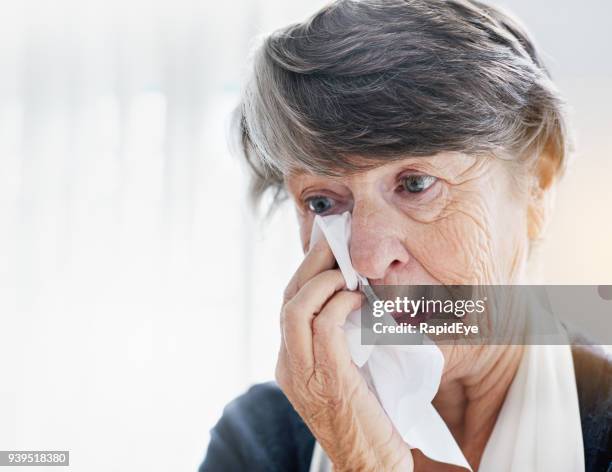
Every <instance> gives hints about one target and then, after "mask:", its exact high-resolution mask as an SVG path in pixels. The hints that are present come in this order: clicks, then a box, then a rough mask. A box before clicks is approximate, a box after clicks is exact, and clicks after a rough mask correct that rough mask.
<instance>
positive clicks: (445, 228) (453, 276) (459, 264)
mask: <svg viewBox="0 0 612 472" xmlns="http://www.w3.org/2000/svg"><path fill="white" fill-rule="evenodd" d="M488 220H489V215H488V214H487V212H486V210H485V209H484V208H479V206H478V205H473V206H472V207H471V208H470V207H467V206H464V207H463V208H462V209H461V211H454V212H452V213H451V214H449V215H448V216H446V217H442V218H440V219H439V220H437V221H436V222H434V223H431V224H429V225H428V226H427V228H426V230H425V231H424V234H423V245H424V246H425V247H426V253H427V256H426V259H425V260H426V261H427V262H425V263H424V265H425V267H426V269H427V270H428V272H430V273H431V274H432V275H433V276H434V277H435V278H436V279H438V280H439V281H440V282H441V283H443V284H445V285H464V284H465V285H468V284H469V285H478V284H487V283H493V282H494V281H495V280H498V274H499V267H498V265H497V257H495V252H496V250H495V244H494V237H493V235H492V234H491V231H490V226H489V224H488Z"/></svg>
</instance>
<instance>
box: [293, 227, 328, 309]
mask: <svg viewBox="0 0 612 472" xmlns="http://www.w3.org/2000/svg"><path fill="white" fill-rule="evenodd" d="M335 265H336V259H335V258H334V254H333V253H332V250H331V248H330V247H329V244H328V243H327V240H325V238H322V239H320V240H319V241H318V242H317V243H316V244H315V245H314V246H312V247H311V248H310V250H309V251H308V253H307V254H306V257H305V258H304V260H303V261H302V263H301V264H300V267H298V269H297V271H296V272H295V274H294V275H293V277H292V278H291V280H290V281H289V284H288V285H287V288H286V289H285V294H284V302H285V303H286V302H288V301H289V300H291V299H292V298H293V297H294V296H295V295H296V294H297V293H298V292H299V290H300V289H301V288H302V287H303V286H304V284H305V283H306V282H308V281H309V280H310V279H312V278H313V277H314V276H315V275H317V274H319V273H321V272H323V271H324V270H329V269H333V268H334V266H335Z"/></svg>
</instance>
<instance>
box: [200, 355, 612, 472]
mask: <svg viewBox="0 0 612 472" xmlns="http://www.w3.org/2000/svg"><path fill="white" fill-rule="evenodd" d="M572 356H573V359H574V370H575V372H576V385H577V389H578V400H579V403H580V418H581V422H582V436H583V440H584V457H585V466H586V467H585V468H586V471H587V472H612V359H610V357H609V356H607V355H606V354H605V352H604V351H603V350H601V349H600V348H596V347H593V346H572ZM314 444H315V439H314V437H313V435H312V433H311V432H310V430H309V429H308V427H307V426H306V425H305V424H304V422H303V421H302V419H301V418H300V417H299V415H298V414H297V413H296V412H295V410H294V409H293V407H292V406H291V404H290V403H289V401H288V400H287V398H286V397H285V395H284V394H283V392H282V391H281V390H280V389H279V388H278V386H277V385H276V384H275V383H273V382H269V383H263V384H258V385H255V386H253V387H251V388H250V389H249V390H248V391H247V392H246V393H245V394H243V395H241V396H240V397H238V398H236V399H235V400H234V401H232V402H231V403H230V404H228V405H227V406H226V407H225V409H224V412H223V416H222V417H221V419H220V420H219V422H218V423H217V424H216V426H215V427H214V428H213V429H212V431H211V439H210V443H209V446H208V451H207V453H206V457H205V459H204V462H203V464H202V465H201V466H200V469H199V470H200V472H234V471H237V472H238V471H266V472H273V471H283V472H290V471H295V472H308V469H309V467H310V460H311V458H312V452H313V448H314ZM542 472H548V471H542Z"/></svg>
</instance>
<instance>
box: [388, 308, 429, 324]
mask: <svg viewBox="0 0 612 472" xmlns="http://www.w3.org/2000/svg"><path fill="white" fill-rule="evenodd" d="M434 315H435V313H434V312H433V311H426V310H425V311H419V312H418V313H406V312H394V313H391V316H392V317H393V319H394V320H395V322H396V323H397V324H398V325H399V324H405V325H418V324H419V323H424V322H426V321H427V320H429V319H430V318H432V317H433V316H434Z"/></svg>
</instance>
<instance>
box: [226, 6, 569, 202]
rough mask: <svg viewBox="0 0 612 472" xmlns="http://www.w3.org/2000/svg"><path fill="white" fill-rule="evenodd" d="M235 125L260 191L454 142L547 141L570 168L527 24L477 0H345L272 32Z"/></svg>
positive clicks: (505, 144) (453, 147) (452, 147)
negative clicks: (295, 177)
mask: <svg viewBox="0 0 612 472" xmlns="http://www.w3.org/2000/svg"><path fill="white" fill-rule="evenodd" d="M234 127H235V128H234V129H235V132H236V133H237V136H238V138H239V143H240V150H241V153H242V154H243V155H244V157H245V158H246V160H247V162H248V164H249V165H250V168H251V170H252V173H253V181H252V195H253V196H254V197H255V200H257V199H258V198H259V197H260V196H261V195H262V194H263V193H264V192H265V191H266V190H267V189H270V188H273V189H275V199H279V198H282V196H283V178H284V176H286V175H287V174H288V173H290V172H292V171H295V170H297V169H301V170H306V171H310V172H313V173H318V174H322V175H342V173H346V172H355V171H359V170H362V169H366V168H369V167H372V166H376V165H380V164H381V163H383V162H385V161H388V160H397V159H401V158H404V157H406V156H407V155H410V156H429V155H433V154H436V153H438V152H443V151H459V152H466V153H475V154H488V155H491V154H493V155H496V156H512V158H514V159H517V158H518V159H521V160H523V161H525V160H528V159H529V158H530V157H533V156H538V155H540V153H541V152H543V151H547V152H548V153H550V155H551V156H552V157H553V158H554V165H555V167H556V169H555V172H556V174H557V175H559V174H560V173H561V172H562V171H563V168H564V166H565V161H566V156H567V153H568V147H569V146H568V141H569V140H568V138H567V136H566V134H567V132H566V123H565V116H564V111H563V103H562V100H561V99H560V96H559V93H558V92H557V90H556V88H555V87H554V84H553V83H552V81H551V80H550V75H549V73H548V71H547V69H546V68H545V66H544V64H543V62H542V60H541V58H540V57H539V55H538V53H537V52H536V50H535V47H534V43H533V41H532V40H531V39H530V38H529V36H528V34H527V32H526V30H525V29H524V27H522V26H521V25H520V24H519V22H518V21H517V20H516V19H514V18H513V17H511V16H510V15H509V14H508V13H506V12H503V11H501V10H500V9H498V8H496V7H492V6H488V5H485V4H483V3H481V2H479V1H475V0H360V1H358V0H338V1H335V2H333V3H331V4H329V5H328V6H326V7H325V8H323V9H321V10H320V11H319V12H317V13H316V14H314V15H313V16H312V17H311V18H310V19H308V20H307V21H304V22H302V23H297V24H294V25H291V26H288V27H286V28H283V29H281V30H278V31H276V32H274V33H272V34H271V35H270V36H268V37H266V38H265V40H264V41H263V44H261V46H259V47H258V48H257V50H256V51H255V54H254V56H253V68H252V75H251V77H250V80H249V81H248V83H247V86H246V88H245V91H244V94H243V97H242V100H241V102H240V104H239V105H238V107H237V108H236V110H235V114H234Z"/></svg>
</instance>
